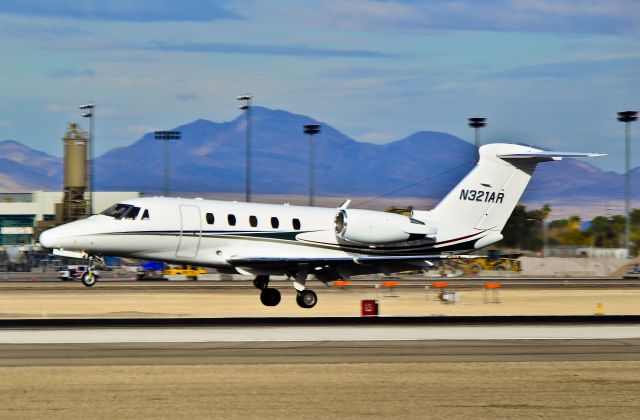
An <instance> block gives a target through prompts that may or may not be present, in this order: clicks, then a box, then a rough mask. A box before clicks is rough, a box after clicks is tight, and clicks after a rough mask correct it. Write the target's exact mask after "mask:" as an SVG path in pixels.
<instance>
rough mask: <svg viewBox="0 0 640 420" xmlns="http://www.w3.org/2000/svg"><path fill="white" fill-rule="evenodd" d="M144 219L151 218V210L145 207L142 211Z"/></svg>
mask: <svg viewBox="0 0 640 420" xmlns="http://www.w3.org/2000/svg"><path fill="white" fill-rule="evenodd" d="M142 220H149V210H147V209H144V211H143V212H142Z"/></svg>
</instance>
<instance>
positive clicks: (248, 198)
mask: <svg viewBox="0 0 640 420" xmlns="http://www.w3.org/2000/svg"><path fill="white" fill-rule="evenodd" d="M251 98H253V95H251V94H250V93H245V94H244V95H240V96H236V99H237V100H239V101H243V102H244V103H243V104H241V105H239V106H238V108H240V109H241V110H242V111H245V116H246V117H247V122H246V125H247V127H246V129H247V139H246V149H247V150H246V153H247V154H246V164H245V165H246V170H247V175H246V177H245V178H246V179H245V181H246V186H245V201H246V202H247V203H249V202H251Z"/></svg>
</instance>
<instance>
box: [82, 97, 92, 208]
mask: <svg viewBox="0 0 640 420" xmlns="http://www.w3.org/2000/svg"><path fill="white" fill-rule="evenodd" d="M78 109H80V110H81V111H86V112H83V113H82V114H81V115H82V117H84V118H89V158H88V159H87V160H86V170H87V175H86V177H87V178H86V179H87V188H88V189H89V200H88V201H89V203H88V206H87V210H88V212H89V216H91V215H93V210H94V209H93V202H94V198H95V197H94V194H93V192H94V191H93V190H94V180H93V179H94V177H93V150H94V149H93V142H94V121H95V116H96V104H95V103H93V102H87V103H84V104H80V105H78Z"/></svg>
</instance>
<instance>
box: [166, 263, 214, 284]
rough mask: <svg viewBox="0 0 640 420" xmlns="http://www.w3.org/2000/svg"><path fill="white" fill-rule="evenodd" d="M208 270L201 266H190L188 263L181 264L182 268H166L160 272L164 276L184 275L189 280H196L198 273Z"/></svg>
mask: <svg viewBox="0 0 640 420" xmlns="http://www.w3.org/2000/svg"><path fill="white" fill-rule="evenodd" d="M207 273H208V271H207V270H205V269H203V268H198V267H192V266H190V265H187V266H183V267H182V268H167V269H165V270H164V271H163V272H162V274H164V275H166V276H185V277H186V278H188V279H190V280H198V276H199V275H200V274H207Z"/></svg>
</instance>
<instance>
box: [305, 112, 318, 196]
mask: <svg viewBox="0 0 640 420" xmlns="http://www.w3.org/2000/svg"><path fill="white" fill-rule="evenodd" d="M303 131H304V133H305V134H308V135H309V206H313V205H314V196H315V193H316V179H315V178H316V174H315V166H316V155H315V142H314V140H313V136H315V135H316V134H318V133H320V125H319V124H306V125H305V126H304V129H303Z"/></svg>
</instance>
